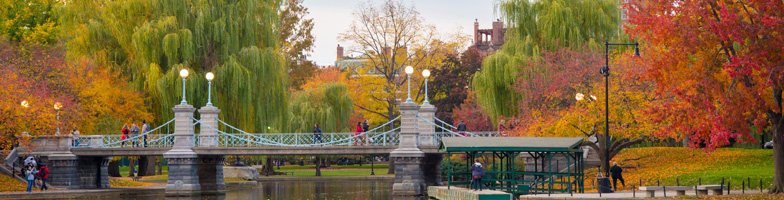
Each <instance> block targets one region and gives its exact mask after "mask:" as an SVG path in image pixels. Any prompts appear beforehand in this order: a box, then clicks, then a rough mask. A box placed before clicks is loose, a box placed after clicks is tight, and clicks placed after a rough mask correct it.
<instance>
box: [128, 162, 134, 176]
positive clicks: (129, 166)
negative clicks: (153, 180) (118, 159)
mask: <svg viewBox="0 0 784 200" xmlns="http://www.w3.org/2000/svg"><path fill="white" fill-rule="evenodd" d="M134 161H135V160H134V159H133V158H131V157H128V177H134V176H135V175H134V173H133V167H134V165H136V163H134Z"/></svg>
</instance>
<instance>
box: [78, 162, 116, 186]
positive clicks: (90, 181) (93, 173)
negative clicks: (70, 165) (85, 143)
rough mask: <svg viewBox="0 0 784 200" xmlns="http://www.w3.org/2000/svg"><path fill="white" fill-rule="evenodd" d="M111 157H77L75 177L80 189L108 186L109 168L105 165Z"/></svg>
mask: <svg viewBox="0 0 784 200" xmlns="http://www.w3.org/2000/svg"><path fill="white" fill-rule="evenodd" d="M111 159H112V157H92V156H85V157H79V159H78V160H79V162H77V172H78V174H77V177H78V178H79V180H80V181H79V182H80V188H81V189H94V188H109V187H110V186H109V170H108V169H107V166H108V165H109V161H110V160H111Z"/></svg>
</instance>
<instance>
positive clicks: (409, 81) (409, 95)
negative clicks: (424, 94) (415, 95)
mask: <svg viewBox="0 0 784 200" xmlns="http://www.w3.org/2000/svg"><path fill="white" fill-rule="evenodd" d="M412 73H414V68H413V67H411V66H406V74H408V98H407V99H406V103H411V102H414V100H411V74H412Z"/></svg>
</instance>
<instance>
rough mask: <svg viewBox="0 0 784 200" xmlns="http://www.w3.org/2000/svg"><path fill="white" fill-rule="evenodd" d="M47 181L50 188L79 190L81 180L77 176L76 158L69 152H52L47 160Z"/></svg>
mask: <svg viewBox="0 0 784 200" xmlns="http://www.w3.org/2000/svg"><path fill="white" fill-rule="evenodd" d="M47 160H49V161H48V163H46V166H47V168H49V179H48V180H47V181H46V183H47V184H50V185H51V186H52V187H55V188H60V189H79V188H80V187H81V179H80V177H79V176H78V171H77V163H78V158H77V157H76V155H74V154H73V153H71V152H70V151H62V152H54V153H52V154H50V155H49V156H48V158H47Z"/></svg>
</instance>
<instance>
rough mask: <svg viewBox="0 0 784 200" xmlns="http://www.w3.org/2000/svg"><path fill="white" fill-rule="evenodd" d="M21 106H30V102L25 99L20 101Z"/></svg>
mask: <svg viewBox="0 0 784 200" xmlns="http://www.w3.org/2000/svg"><path fill="white" fill-rule="evenodd" d="M22 107H25V108H28V107H30V102H27V100H24V101H22Z"/></svg>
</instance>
